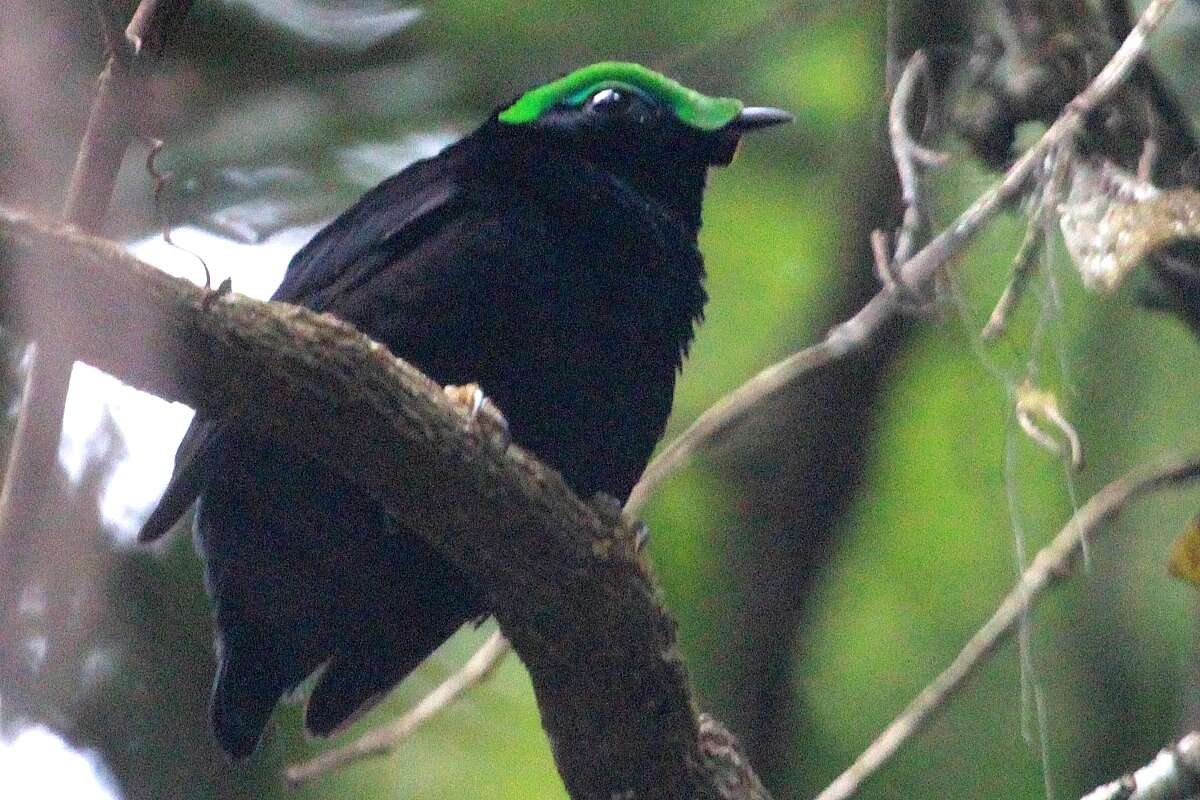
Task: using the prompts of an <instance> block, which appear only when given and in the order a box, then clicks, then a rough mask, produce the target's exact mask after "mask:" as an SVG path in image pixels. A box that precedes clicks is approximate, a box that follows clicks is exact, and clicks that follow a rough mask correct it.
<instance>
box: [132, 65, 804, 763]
mask: <svg viewBox="0 0 1200 800" xmlns="http://www.w3.org/2000/svg"><path fill="white" fill-rule="evenodd" d="M611 66H612V67H613V69H610V70H607V72H606V70H605V69H603V67H604V65H597V66H596V67H592V68H588V69H589V70H592V73H589V75H593V74H594V75H596V76H598V78H599V79H598V80H597V81H596V82H595V83H596V84H597V85H595V86H591V87H590V88H589V89H588V90H587V91H585V92H584V93H583V94H582V95H581V96H579V97H573V96H566V95H565V94H564V96H563V97H561V98H551V99H552V100H554V102H546V103H545V106H546V107H545V108H544V109H541V108H539V109H535V110H536V111H537V112H538V113H537V115H536V118H533V119H530V120H527V121H523V122H519V123H511V122H505V121H503V119H504V116H505V115H504V114H499V113H498V114H497V115H493V116H492V117H491V118H490V119H489V120H488V121H487V122H485V123H484V124H483V125H482V126H481V127H480V128H479V129H478V130H476V131H475V132H474V133H472V134H471V135H469V136H467V137H466V138H464V139H463V140H461V141H459V142H458V143H456V144H454V145H452V146H450V147H449V148H447V149H446V150H445V151H443V152H442V153H441V154H439V155H438V156H436V157H434V158H431V159H428V160H426V161H422V162H418V163H416V164H414V165H412V166H411V167H409V168H408V169H405V170H404V171H402V172H401V173H399V174H398V175H395V176H394V177H392V178H389V179H388V180H386V181H384V182H383V183H381V184H380V185H379V186H377V187H376V188H374V189H372V190H371V191H369V192H368V193H367V194H366V195H365V196H364V197H363V198H362V199H361V200H360V201H359V202H358V203H357V204H355V205H354V206H353V207H352V208H350V209H349V210H348V211H346V212H345V213H344V214H342V215H341V216H340V217H339V218H338V219H337V220H335V221H334V222H333V223H331V224H330V225H329V226H328V227H326V228H325V229H324V230H322V231H321V232H320V233H318V234H317V235H316V237H315V238H313V240H312V241H311V242H309V244H308V245H307V246H306V247H304V249H302V250H301V251H300V252H299V253H298V254H297V255H296V257H295V258H294V259H293V260H292V262H291V264H290V266H289V267H288V271H287V275H286V277H285V278H284V280H283V283H282V284H281V285H280V287H279V289H278V291H277V292H276V294H275V296H274V298H273V299H276V300H282V301H286V302H290V303H296V304H300V305H304V306H308V307H309V308H313V309H316V310H318V311H323V312H328V313H331V314H334V315H336V316H338V317H340V318H342V319H344V320H347V321H349V322H351V323H353V324H354V325H355V326H357V327H358V328H359V329H361V330H362V331H364V332H365V333H367V334H368V335H370V336H372V337H373V338H375V339H377V340H379V341H380V342H382V343H383V344H385V345H386V346H387V347H389V348H390V349H391V350H392V352H394V353H395V354H396V355H398V356H400V357H402V358H404V359H406V360H408V361H410V362H411V363H413V364H415V365H416V366H417V367H419V368H420V369H422V370H423V371H425V372H426V373H427V374H429V375H430V376H431V377H432V378H434V379H435V380H437V381H438V382H440V383H443V384H465V383H471V382H475V383H479V384H480V385H481V386H482V387H483V388H484V390H485V391H486V392H487V394H488V396H489V397H490V398H491V399H492V401H493V402H494V403H495V404H496V405H497V406H498V407H499V408H500V409H501V410H502V412H503V413H504V415H505V416H506V418H507V420H508V422H509V425H510V428H511V433H512V436H513V439H514V440H515V441H516V442H518V443H519V444H521V445H522V446H524V447H526V448H528V449H529V450H531V451H532V452H534V453H535V454H537V455H538V456H539V457H540V458H541V459H542V460H544V461H545V462H546V463H548V464H550V465H551V466H553V467H555V468H556V469H558V470H559V471H560V472H561V473H562V475H563V477H564V478H565V479H566V481H567V482H568V483H569V484H570V486H571V487H572V488H573V489H574V490H575V491H576V492H577V493H578V494H580V495H581V496H584V497H587V496H590V495H592V494H594V493H596V492H604V493H606V494H609V495H612V496H613V497H616V498H619V499H622V500H623V499H624V498H625V497H626V496H627V495H628V494H629V492H630V490H631V489H632V487H633V484H634V482H635V481H636V480H637V477H638V475H639V474H640V472H641V470H642V469H643V468H644V466H645V464H646V461H647V459H648V458H649V456H650V453H651V450H652V449H653V447H654V445H655V443H656V441H657V440H658V438H659V436H660V435H661V434H662V431H663V427H664V425H665V423H666V419H667V415H668V413H669V411H670V408H671V398H672V393H673V389H674V383H675V374H676V371H677V370H678V368H679V367H680V364H681V362H682V359H683V357H684V355H685V354H686V351H687V348H688V344H689V342H690V341H691V338H692V333H693V324H694V322H695V321H697V320H698V319H699V318H700V316H701V311H702V308H703V305H704V302H705V293H704V289H703V286H702V279H703V274H704V270H703V266H702V260H701V257H700V253H699V251H698V249H697V245H696V237H697V232H698V229H699V226H700V206H701V199H702V193H703V189H704V182H705V175H706V172H707V170H708V168H709V166H710V165H712V164H714V163H726V162H727V161H728V159H729V158H730V157H731V155H732V148H733V147H735V146H736V141H737V137H738V136H739V135H740V134H741V133H742V132H743V131H744V130H745V129H748V128H751V127H759V126H760V125H761V124H764V123H762V121H761V119H759V121H758V123H754V120H753V117H754V115H753V114H752V113H746V114H745V119H744V120H743V121H742V122H741V123H739V114H738V110H739V109H740V104H736V107H734V108H733V109H732V112H725V111H724V110H723V109H724V108H725V106H721V107H719V108H718V109H717V112H720V113H727V115H728V116H729V119H727V120H725V122H724V124H721V125H719V126H717V125H714V124H713V123H712V121H711V120H710V119H709V118H704V123H705V124H706V126H707V127H697V125H696V123H695V121H694V120H692V121H691V122H685V121H684V120H683V119H682V118H681V117H683V116H686V113H685V112H689V111H691V110H692V109H690V108H688V109H684V110H683V111H681V110H680V109H679V107H678V103H684V102H689V101H695V102H700V101H705V102H712V101H711V98H703V97H701V96H699V95H695V97H694V98H693V97H691V96H690V95H678V94H675V95H669V96H668V95H667V94H664V91H665V90H664V89H663V86H664V85H665V86H666V87H667V89H670V90H671V91H674V89H671V87H672V86H676V87H677V85H675V84H669V83H666V84H662V85H660V84H658V83H654V82H653V81H652V80H651V79H646V80H644V81H643V80H642V75H641V73H640V72H637V71H636V70H640V69H641V68H633V67H630V65H611ZM618 67H619V68H620V69H616V68H618ZM631 69H632V70H634V71H633V72H630V70H631ZM622 70H624V71H622ZM582 72H584V71H581V73H582ZM643 72H645V73H646V74H647V75H650V76H653V79H654V80H662V79H661V78H659V77H658V76H654V75H653V73H649V72H648V71H643ZM609 73H611V74H612V75H614V76H617V77H619V78H620V80H616V79H615V78H613V79H608V80H602V78H603V77H604V75H605V74H609ZM576 74H577V75H578V74H579V73H576ZM631 76H632V79H631ZM589 79H590V78H589ZM564 80H567V79H564ZM647 81H649V82H647ZM678 88H679V89H682V87H678ZM683 91H686V90H683ZM681 97H682V99H680V98H681ZM535 99H536V98H535ZM672 102H674V103H676V105H672ZM720 102H723V103H734V102H735V101H720ZM527 105H528V104H527ZM515 107H516V106H513V107H510V108H515ZM706 108H707V107H704V108H701V110H702V111H704V110H705V109H706ZM710 111H711V110H710ZM747 111H748V112H749V111H759V112H761V111H762V110H761V109H758V110H747ZM525 112H526V114H527V115H528V109H527V108H526V109H525ZM717 112H711V113H710V114H709V117H711V116H712V115H713V114H714V113H717ZM509 116H510V117H511V116H512V114H511V113H510V114H509ZM781 119H782V117H779V116H778V115H777V118H775V119H774V121H780V120H781ZM266 402H269V399H268V400H266ZM196 498H199V505H198V511H197V516H196V545H197V548H198V550H199V551H200V553H201V555H202V556H203V557H204V560H205V565H206V580H207V586H208V590H209V593H210V594H211V596H212V598H213V601H214V604H215V616H216V628H217V642H218V649H219V652H220V667H219V672H218V675H217V680H216V684H215V687H214V691H213V701H212V713H213V726H214V730H215V732H216V736H217V738H218V740H219V741H220V743H221V745H222V747H223V748H224V749H225V750H226V751H227V752H229V753H230V754H232V755H234V756H243V755H246V754H248V753H250V752H251V751H252V750H253V749H254V746H255V744H256V743H257V741H258V739H259V736H260V734H261V732H262V729H263V727H264V725H265V724H266V721H267V719H268V718H269V716H270V714H271V711H272V709H273V708H274V706H275V704H276V702H277V701H278V699H279V697H280V696H281V695H282V694H284V693H285V692H287V691H289V690H291V689H292V688H294V687H295V686H296V685H297V684H298V683H300V682H301V681H303V680H304V679H305V678H306V677H308V676H309V675H310V674H312V673H313V672H314V671H316V670H318V669H321V670H322V671H321V674H320V677H319V678H318V680H317V683H316V686H315V688H314V689H313V691H312V695H311V697H310V699H309V702H308V708H307V713H306V724H307V726H308V728H309V729H310V730H311V731H312V732H313V733H316V734H328V733H330V732H331V731H333V730H335V729H336V728H337V727H339V726H340V725H342V724H343V723H344V722H345V721H346V720H347V719H348V718H351V717H352V715H354V714H355V712H356V711H358V710H360V709H362V708H364V707H367V706H369V704H370V703H371V701H373V700H374V699H375V698H377V697H379V696H380V695H381V694H382V693H384V692H386V691H387V690H388V689H390V688H391V687H392V686H393V685H395V684H396V683H397V682H398V681H399V680H401V679H402V678H403V677H404V676H405V675H407V674H408V673H409V672H410V671H411V670H412V669H413V668H414V667H416V666H417V664H419V663H420V662H421V661H422V660H423V659H424V658H425V657H426V656H428V655H429V653H431V652H432V651H433V650H434V649H435V648H436V647H437V646H438V645H439V644H440V643H441V642H442V641H443V640H445V639H446V638H447V637H448V636H449V635H450V634H452V633H453V632H454V631H455V630H456V629H457V628H458V627H459V626H460V625H461V624H463V623H464V622H466V621H468V620H471V619H473V618H477V617H479V616H481V615H483V614H485V613H486V612H487V609H486V608H485V606H484V605H483V603H482V601H481V598H480V595H479V593H478V592H477V591H476V589H475V588H474V587H473V586H471V584H470V583H469V582H468V581H467V580H466V579H465V578H464V577H463V575H461V574H460V573H459V572H458V571H457V570H456V569H455V568H454V567H452V566H451V565H450V564H449V563H447V562H446V561H445V560H444V559H442V558H441V557H440V556H439V555H437V554H436V553H435V552H433V551H432V549H431V548H430V547H429V546H428V545H427V544H425V542H424V540H422V539H421V538H420V537H419V536H417V535H415V534H414V533H412V532H411V531H406V530H404V529H403V527H402V526H401V525H399V524H398V523H397V522H395V521H394V520H392V519H390V518H389V517H388V516H387V515H385V514H384V513H383V512H382V511H380V510H379V509H378V508H377V507H376V506H375V505H374V504H373V503H371V502H370V501H369V500H367V499H366V498H365V497H363V496H361V495H360V494H359V493H358V492H357V491H356V490H355V489H354V488H353V487H352V486H350V485H348V484H346V483H345V482H343V481H341V480H339V479H337V478H336V477H335V476H334V475H332V474H331V473H330V472H329V471H328V470H327V469H325V468H324V467H323V466H322V465H321V464H319V463H317V462H315V461H313V460H310V459H308V458H306V457H304V456H303V455H301V454H299V453H298V452H297V451H296V450H295V449H294V448H292V447H290V446H288V444H287V443H286V442H273V441H264V440H261V439H256V438H254V437H252V436H251V435H249V434H248V433H247V432H246V431H244V430H242V429H240V428H239V427H238V425H237V423H235V422H231V421H228V420H223V419H216V418H205V417H198V418H197V419H196V421H195V422H194V423H193V424H192V427H191V428H190V430H189V431H188V433H187V436H186V438H185V439H184V442H183V444H182V445H181V446H180V450H179V455H178V457H177V464H176V470H175V474H174V476H173V478H172V481H171V485H170V486H169V488H168V489H167V492H166V494H165V495H164V498H163V500H162V501H161V502H160V505H159V507H158V509H156V511H155V512H154V514H152V516H151V518H150V520H149V521H148V522H147V524H146V526H145V528H144V530H143V538H144V539H150V538H154V537H156V536H158V535H160V534H161V533H162V532H164V531H165V530H166V529H167V528H169V527H170V525H171V524H173V522H174V520H175V519H176V518H177V517H178V516H179V515H180V514H182V513H183V512H184V511H185V510H186V509H187V507H188V506H189V505H190V504H191V503H192V502H193V500H195V499H196Z"/></svg>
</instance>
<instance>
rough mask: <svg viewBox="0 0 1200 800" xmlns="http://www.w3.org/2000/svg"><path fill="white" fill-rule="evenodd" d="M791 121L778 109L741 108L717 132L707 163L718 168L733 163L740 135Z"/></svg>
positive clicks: (761, 107)
mask: <svg viewBox="0 0 1200 800" xmlns="http://www.w3.org/2000/svg"><path fill="white" fill-rule="evenodd" d="M792 119H793V117H792V115H791V114H789V113H788V112H786V111H784V110H782V109H779V108H766V107H763V106H747V107H746V108H743V109H742V110H741V112H740V113H739V114H738V115H737V116H736V117H734V118H733V119H732V120H730V122H729V123H728V124H726V125H725V127H724V128H721V129H720V130H719V131H718V132H717V133H718V135H717V137H716V142H715V146H714V147H713V152H712V156H711V157H710V160H709V163H710V164H712V165H713V166H718V167H723V166H725V165H726V164H729V163H730V162H731V161H733V157H734V156H735V155H737V150H738V144H740V143H741V141H742V134H744V133H747V132H749V131H756V130H758V129H759V128H769V127H771V126H772V125H779V124H781V123H784V122H791V121H792Z"/></svg>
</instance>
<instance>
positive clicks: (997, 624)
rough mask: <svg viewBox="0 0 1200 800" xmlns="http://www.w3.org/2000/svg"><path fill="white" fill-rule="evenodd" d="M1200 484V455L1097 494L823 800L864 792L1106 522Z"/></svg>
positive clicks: (1064, 573) (820, 798)
mask: <svg viewBox="0 0 1200 800" xmlns="http://www.w3.org/2000/svg"><path fill="white" fill-rule="evenodd" d="M1197 479H1200V456H1194V457H1192V458H1191V459H1188V460H1183V461H1172V462H1168V463H1166V464H1163V465H1161V466H1158V467H1155V468H1152V469H1141V470H1137V471H1135V472H1133V473H1130V474H1129V475H1127V476H1125V477H1124V478H1121V479H1120V480H1117V481H1114V482H1113V483H1110V484H1108V485H1107V486H1105V487H1104V488H1103V489H1101V490H1100V491H1098V492H1096V494H1095V495H1093V496H1092V498H1091V499H1090V500H1088V501H1087V502H1086V503H1085V504H1084V505H1083V506H1082V507H1081V508H1080V509H1079V511H1077V512H1076V513H1075V515H1074V516H1072V517H1071V519H1069V520H1068V521H1067V524H1066V525H1065V526H1063V528H1062V530H1061V531H1059V533H1058V535H1057V536H1055V537H1054V539H1053V540H1052V541H1051V542H1050V544H1048V545H1046V547H1044V548H1042V550H1041V552H1039V553H1038V554H1037V556H1036V557H1035V558H1034V559H1033V563H1031V564H1030V565H1029V568H1028V569H1026V570H1025V572H1024V573H1023V574H1022V575H1021V578H1020V580H1018V581H1017V585H1016V586H1015V587H1013V589H1012V591H1010V592H1009V593H1008V596H1007V597H1005V598H1004V601H1003V602H1001V603H1000V607H999V608H997V609H996V612H995V613H994V614H993V615H992V617H991V619H989V620H988V621H987V622H986V623H985V624H984V626H983V627H982V628H980V629H979V631H978V632H977V633H976V634H975V635H974V636H972V637H971V639H970V640H969V641H968V642H967V643H966V645H965V646H964V647H963V648H962V650H961V651H960V652H959V654H958V656H957V657H956V658H955V659H954V661H953V662H951V664H950V666H948V667H946V669H945V670H944V671H943V672H942V674H940V675H938V676H937V677H936V678H935V679H934V680H933V681H932V682H931V683H930V684H929V685H928V686H926V687H925V688H924V689H922V690H921V693H920V694H918V695H917V696H916V697H915V698H914V699H913V701H912V702H911V703H909V705H908V707H907V708H905V709H904V711H903V712H902V713H901V714H900V715H899V716H898V717H896V719H895V720H893V721H892V723H891V724H890V725H888V726H887V728H886V729H884V731H883V733H881V734H880V735H879V736H878V737H877V738H876V739H875V741H873V742H871V744H870V746H869V747H867V749H866V750H864V751H863V753H862V755H860V756H859V757H858V758H857V759H855V761H854V763H853V764H852V765H850V767H849V768H847V769H846V771H845V772H843V773H842V774H841V775H839V776H838V777H837V779H836V780H835V781H834V782H833V783H831V784H829V786H828V788H826V789H825V790H824V791H823V792H821V794H819V795H817V800H845V798H848V797H851V796H853V795H854V794H855V793H857V792H858V790H859V788H860V787H861V786H862V784H863V782H864V781H866V780H867V779H868V778H870V777H871V776H872V775H874V774H875V773H876V772H877V771H878V770H879V768H880V767H882V766H883V765H884V764H885V763H886V762H887V761H888V759H890V758H891V757H892V756H893V755H895V754H896V752H897V751H898V750H899V749H900V747H901V746H903V745H904V744H905V743H906V742H907V741H908V740H910V739H911V738H912V737H913V736H915V735H916V734H917V733H919V732H920V731H921V730H923V729H924V728H925V727H926V726H927V725H928V724H929V722H930V721H931V720H932V719H933V717H934V716H935V715H936V714H937V713H938V712H939V711H940V710H941V709H942V708H944V707H945V705H946V703H947V702H948V701H949V700H950V698H951V697H953V696H954V695H955V694H957V693H958V692H959V691H960V690H961V689H962V688H963V687H964V686H965V684H966V681H967V679H968V678H970V677H971V676H972V675H974V674H975V672H976V671H977V670H978V669H979V667H980V666H981V665H982V664H983V663H984V662H985V661H986V660H987V659H988V657H989V656H991V655H992V654H993V653H994V652H995V651H996V649H997V648H998V647H999V646H1000V644H1001V643H1003V642H1004V641H1005V640H1006V639H1008V638H1009V637H1010V636H1011V635H1012V634H1013V632H1014V631H1015V630H1016V629H1017V627H1018V626H1019V624H1020V622H1021V617H1022V615H1024V614H1025V613H1027V611H1028V610H1029V608H1031V607H1032V606H1033V605H1034V604H1035V603H1037V601H1038V600H1039V599H1041V597H1042V596H1043V595H1044V594H1045V592H1046V590H1047V589H1049V588H1050V587H1052V586H1054V585H1055V584H1057V583H1059V582H1060V581H1062V580H1064V579H1065V578H1067V577H1068V576H1069V575H1070V568H1071V564H1072V562H1073V560H1074V558H1075V556H1076V555H1077V554H1078V553H1079V552H1080V550H1081V549H1082V547H1083V543H1084V541H1085V540H1092V539H1094V537H1095V536H1096V534H1097V533H1098V532H1099V530H1100V529H1101V528H1102V526H1103V525H1104V523H1106V522H1108V521H1110V520H1112V519H1113V518H1114V517H1116V516H1117V515H1118V514H1119V513H1120V512H1121V511H1122V510H1123V509H1124V508H1125V507H1126V506H1128V505H1129V504H1130V503H1131V502H1133V501H1134V500H1136V499H1138V498H1139V497H1142V496H1144V495H1146V494H1149V493H1151V492H1155V491H1159V490H1161V489H1166V488H1170V487H1177V486H1180V485H1183V484H1185V483H1188V482H1192V481H1196V480H1197Z"/></svg>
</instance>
